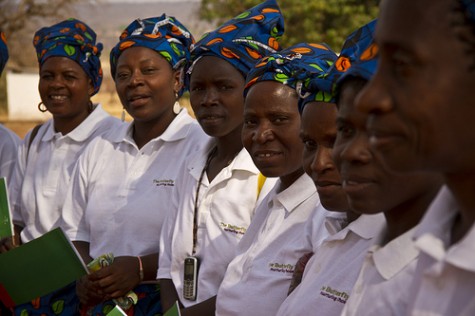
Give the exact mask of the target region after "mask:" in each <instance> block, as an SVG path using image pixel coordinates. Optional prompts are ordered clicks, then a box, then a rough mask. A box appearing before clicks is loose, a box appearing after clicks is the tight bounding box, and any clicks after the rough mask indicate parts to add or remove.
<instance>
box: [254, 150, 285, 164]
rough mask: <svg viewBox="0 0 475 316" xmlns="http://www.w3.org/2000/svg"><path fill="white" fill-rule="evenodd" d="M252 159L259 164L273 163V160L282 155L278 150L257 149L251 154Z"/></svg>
mask: <svg viewBox="0 0 475 316" xmlns="http://www.w3.org/2000/svg"><path fill="white" fill-rule="evenodd" d="M252 157H253V160H254V162H255V163H256V164H259V165H268V164H274V163H275V160H277V159H280V158H281V157H282V152H281V151H278V150H258V151H255V152H253V154H252Z"/></svg>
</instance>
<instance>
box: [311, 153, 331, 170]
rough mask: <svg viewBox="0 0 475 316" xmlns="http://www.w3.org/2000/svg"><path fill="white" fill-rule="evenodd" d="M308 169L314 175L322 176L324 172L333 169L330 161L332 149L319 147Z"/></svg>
mask: <svg viewBox="0 0 475 316" xmlns="http://www.w3.org/2000/svg"><path fill="white" fill-rule="evenodd" d="M310 168H311V169H312V171H313V172H315V173H316V174H323V173H325V172H328V171H331V170H334V169H335V164H334V162H333V159H332V149H331V148H328V147H319V148H318V149H317V152H316V153H315V157H314V159H313V161H312V164H311V165H310Z"/></svg>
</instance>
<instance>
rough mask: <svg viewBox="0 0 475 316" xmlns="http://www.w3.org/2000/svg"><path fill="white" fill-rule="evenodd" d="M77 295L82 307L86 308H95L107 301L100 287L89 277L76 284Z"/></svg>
mask: <svg viewBox="0 0 475 316" xmlns="http://www.w3.org/2000/svg"><path fill="white" fill-rule="evenodd" d="M76 294H77V296H78V298H79V301H80V302H81V305H84V306H95V305H97V304H99V303H100V302H102V301H105V300H106V299H107V297H106V296H105V295H104V293H103V292H102V290H101V289H100V287H98V286H97V285H96V284H95V282H94V281H91V280H90V279H89V275H85V276H83V277H82V278H81V279H79V280H78V281H77V282H76Z"/></svg>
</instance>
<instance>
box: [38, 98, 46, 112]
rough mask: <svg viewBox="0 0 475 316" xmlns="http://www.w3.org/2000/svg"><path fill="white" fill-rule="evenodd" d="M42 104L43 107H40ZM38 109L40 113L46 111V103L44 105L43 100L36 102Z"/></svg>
mask: <svg viewBox="0 0 475 316" xmlns="http://www.w3.org/2000/svg"><path fill="white" fill-rule="evenodd" d="M42 105H43V106H44V108H41V106H42ZM38 110H40V112H42V113H45V112H46V111H48V109H47V108H46V105H44V103H43V101H41V102H40V103H38Z"/></svg>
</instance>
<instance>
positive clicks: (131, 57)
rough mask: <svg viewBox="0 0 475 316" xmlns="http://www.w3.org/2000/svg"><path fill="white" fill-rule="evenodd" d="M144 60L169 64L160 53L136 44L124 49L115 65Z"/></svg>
mask: <svg viewBox="0 0 475 316" xmlns="http://www.w3.org/2000/svg"><path fill="white" fill-rule="evenodd" d="M144 61H154V62H158V63H163V64H169V63H168V61H167V60H166V59H165V58H164V57H162V56H161V55H160V53H158V52H156V51H154V50H153V49H150V48H148V47H143V46H136V47H130V48H127V49H126V50H124V52H123V53H122V54H120V56H119V60H118V61H117V67H120V66H121V65H126V64H131V63H141V62H144ZM170 67H171V65H170Z"/></svg>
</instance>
